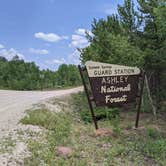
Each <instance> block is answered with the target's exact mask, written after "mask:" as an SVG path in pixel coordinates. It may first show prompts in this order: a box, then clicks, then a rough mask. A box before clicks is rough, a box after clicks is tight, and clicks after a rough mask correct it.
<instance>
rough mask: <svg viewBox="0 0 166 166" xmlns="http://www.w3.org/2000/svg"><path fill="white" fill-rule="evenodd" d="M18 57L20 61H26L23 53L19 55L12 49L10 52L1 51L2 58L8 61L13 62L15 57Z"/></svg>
mask: <svg viewBox="0 0 166 166" xmlns="http://www.w3.org/2000/svg"><path fill="white" fill-rule="evenodd" d="M16 55H17V56H18V57H19V58H20V59H25V56H24V55H23V54H21V53H19V52H18V51H17V50H16V49H14V48H10V49H9V50H7V49H1V50H0V56H3V57H5V58H7V59H8V60H11V59H12V58H13V57H14V56H16Z"/></svg>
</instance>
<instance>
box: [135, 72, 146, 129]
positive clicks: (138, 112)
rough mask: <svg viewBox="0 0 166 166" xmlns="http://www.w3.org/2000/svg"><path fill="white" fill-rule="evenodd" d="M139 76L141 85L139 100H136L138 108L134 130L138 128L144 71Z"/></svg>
mask: <svg viewBox="0 0 166 166" xmlns="http://www.w3.org/2000/svg"><path fill="white" fill-rule="evenodd" d="M141 75H142V83H141V89H140V96H139V100H138V108H137V117H136V122H135V128H138V123H139V117H140V111H141V103H142V96H143V90H144V82H145V71H143V70H142V74H141Z"/></svg>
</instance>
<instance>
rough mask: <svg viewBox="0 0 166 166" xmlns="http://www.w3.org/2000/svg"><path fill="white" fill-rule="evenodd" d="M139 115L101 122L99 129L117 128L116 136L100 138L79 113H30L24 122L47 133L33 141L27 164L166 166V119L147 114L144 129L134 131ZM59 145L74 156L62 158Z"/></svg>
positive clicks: (36, 111)
mask: <svg viewBox="0 0 166 166" xmlns="http://www.w3.org/2000/svg"><path fill="white" fill-rule="evenodd" d="M80 106H81V105H80ZM81 107H82V106H81ZM72 108H73V107H72ZM135 115H136V113H135V112H120V116H118V117H116V118H114V119H111V120H109V119H108V118H106V119H102V120H100V121H99V126H100V127H106V128H110V129H113V131H114V134H115V136H106V137H97V136H96V135H95V129H94V125H93V123H85V122H84V121H83V120H82V119H81V117H80V114H79V112H77V111H70V112H65V111H64V112H60V113H53V112H50V111H49V110H33V111H30V112H28V115H27V116H26V117H25V118H24V119H23V120H21V122H22V123H24V124H33V125H39V126H42V127H44V128H45V129H47V132H46V133H45V134H44V133H43V135H42V136H41V137H40V138H39V139H38V140H34V139H30V140H29V142H28V148H29V150H30V151H31V153H32V156H31V157H30V158H27V159H25V165H27V166H31V165H32V166H38V165H48V166H56V165H57V166H59V165H62V166H68V165H72V166H77V165H79V166H110V165H112V166H117V165H124V166H126V165H133V166H137V165H138V166H140V165H141V166H142V165H163V166H165V165H166V160H165V158H166V132H165V131H166V130H165V129H166V127H165V119H164V118H163V119H162V118H160V119H156V118H153V116H152V115H151V114H149V113H145V114H144V116H143V115H141V118H140V126H144V127H142V128H139V129H138V130H134V129H132V127H133V126H134V123H135ZM58 146H68V147H71V148H72V149H73V151H74V153H73V155H72V156H71V157H69V158H64V157H62V156H59V155H58V154H57V153H56V150H57V147H58Z"/></svg>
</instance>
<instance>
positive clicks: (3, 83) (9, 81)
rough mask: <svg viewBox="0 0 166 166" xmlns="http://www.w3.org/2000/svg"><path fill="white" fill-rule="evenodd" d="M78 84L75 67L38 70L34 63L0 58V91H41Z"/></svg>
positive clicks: (65, 66)
mask: <svg viewBox="0 0 166 166" xmlns="http://www.w3.org/2000/svg"><path fill="white" fill-rule="evenodd" d="M80 84H81V81H80V76H79V71H78V69H77V66H75V65H66V64H62V65H60V66H59V68H58V70H57V71H51V70H48V69H47V70H40V69H39V67H38V66H37V65H36V64H35V63H34V62H30V63H29V62H24V60H20V59H19V58H18V56H15V57H14V58H13V59H12V60H10V61H8V60H7V59H5V58H4V57H1V56H0V89H14V90H43V89H57V88H64V87H73V86H78V85H80Z"/></svg>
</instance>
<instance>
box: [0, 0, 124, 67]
mask: <svg viewBox="0 0 166 166" xmlns="http://www.w3.org/2000/svg"><path fill="white" fill-rule="evenodd" d="M122 3H123V0H89V1H88V0H84V1H78V0H70V1H67V0H59V1H58V0H0V56H5V57H6V58H8V59H11V58H12V57H13V56H14V55H15V54H18V55H19V56H20V58H23V59H24V60H25V61H34V62H35V63H36V64H37V65H39V66H40V68H41V69H46V68H49V69H51V70H56V69H57V68H58V66H59V65H60V64H62V63H67V64H69V63H71V64H78V63H79V53H78V52H77V51H76V48H82V47H86V46H87V45H88V43H87V40H86V39H85V37H84V34H85V30H86V31H88V32H89V33H91V32H90V30H91V23H92V21H93V18H97V19H99V18H106V16H107V15H109V14H111V13H115V12H116V6H117V4H122Z"/></svg>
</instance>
